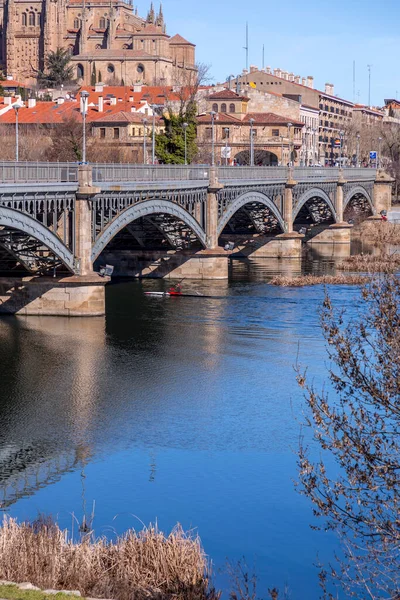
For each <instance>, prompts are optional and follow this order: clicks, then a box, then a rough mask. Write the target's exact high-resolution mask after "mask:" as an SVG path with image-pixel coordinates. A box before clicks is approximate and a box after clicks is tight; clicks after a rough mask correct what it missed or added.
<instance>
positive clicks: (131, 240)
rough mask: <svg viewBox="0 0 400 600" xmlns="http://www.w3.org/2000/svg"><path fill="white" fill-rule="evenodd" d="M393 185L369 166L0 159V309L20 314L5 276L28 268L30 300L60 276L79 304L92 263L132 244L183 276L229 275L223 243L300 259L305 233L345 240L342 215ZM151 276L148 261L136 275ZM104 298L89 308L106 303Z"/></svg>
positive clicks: (119, 256)
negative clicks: (180, 265)
mask: <svg viewBox="0 0 400 600" xmlns="http://www.w3.org/2000/svg"><path fill="white" fill-rule="evenodd" d="M391 186H392V180H391V179H390V178H389V177H388V176H387V175H386V174H385V173H383V172H382V171H379V172H377V171H376V170H374V169H362V168H359V169H344V170H341V169H336V168H316V167H309V168H294V169H291V168H286V167H210V166H207V165H206V166H203V165H202V166H199V165H190V166H167V165H166V166H148V165H119V164H114V165H101V164H94V165H76V164H69V163H11V162H9V163H0V273H1V275H2V276H3V277H2V278H1V280H0V304H1V309H2V310H3V312H4V311H7V305H8V306H9V312H18V311H16V310H14V309H15V306H14V305H13V303H12V302H11V301H8V300H7V299H6V300H4V285H6V284H4V281H5V280H6V279H7V278H10V277H11V276H12V275H14V274H15V273H17V272H18V273H19V272H20V270H21V269H23V270H24V272H25V275H27V276H28V279H29V274H30V275H31V276H33V278H32V277H31V278H30V279H29V281H30V282H34V283H35V285H36V286H39V287H37V290H36V296H35V294H34V296H35V297H34V301H35V300H36V299H37V298H41V299H42V298H43V294H40V286H42V287H43V286H44V285H45V283H46V282H48V278H49V276H54V277H52V279H53V282H52V285H53V288H54V286H56V287H57V286H58V284H60V286H61V287H62V289H63V290H64V289H66V290H68V292H66V293H67V295H68V297H69V298H70V303H72V304H73V300H71V296H73V295H74V294H75V295H77V294H78V290H79V289H80V290H81V291H82V289H81V288H82V285H83V283H84V280H85V279H86V281H87V282H89V280H93V281H97V284H96V285H97V286H99V287H100V288H101V287H102V284H103V283H104V280H102V282H100V283H99V278H98V275H96V274H95V273H94V265H96V266H97V265H98V264H99V262H102V261H103V262H107V261H108V262H111V260H112V261H113V262H111V264H114V265H115V266H117V267H119V268H120V270H121V269H123V262H124V260H125V264H126V261H128V262H129V259H127V257H126V255H127V252H128V250H129V252H131V254H132V252H133V253H136V254H137V255H139V254H141V255H144V254H147V258H149V253H150V254H151V252H153V253H154V252H156V254H157V256H158V258H157V260H159V262H161V263H165V262H166V261H165V260H164V259H165V256H164V258H163V259H162V253H163V252H164V255H165V254H166V255H167V258H168V262H169V264H170V266H171V267H173V265H174V264H175V263H174V260H176V256H178V255H179V256H180V257H181V258H182V257H184V258H183V262H185V264H186V267H185V268H184V269H183V270H181V271H180V272H179V274H182V275H185V274H186V276H188V277H190V276H191V275H190V271H191V269H192V268H193V260H194V261H195V267H194V276H196V277H207V273H208V274H209V276H216V277H223V276H226V275H227V260H226V254H225V255H223V250H222V252H221V244H222V245H223V244H224V243H225V241H227V240H229V241H232V239H233V240H234V242H235V240H237V241H238V244H246V241H249V240H250V239H252V240H253V241H254V238H257V239H258V242H259V243H258V245H257V248H258V250H257V251H258V252H259V253H260V252H261V254H259V255H261V256H262V255H263V254H262V252H264V255H265V256H294V255H296V254H297V255H298V254H299V252H300V248H301V242H302V237H303V236H302V235H301V234H299V233H298V231H299V230H300V231H304V228H305V229H307V228H308V229H310V227H312V226H315V225H316V224H318V225H325V226H326V227H325V229H323V230H322V233H320V234H319V236H320V238H321V241H324V240H328V241H332V240H333V241H338V242H341V243H343V242H346V243H347V242H349V240H350V236H349V225H348V224H347V223H345V215H346V214H356V215H360V214H361V213H364V214H365V215H367V216H368V215H370V216H371V215H372V216H376V215H379V213H380V211H381V210H389V208H390V203H391ZM320 229H321V228H320ZM260 240H261V242H260ZM218 248H219V250H218ZM262 248H263V250H262ZM175 255H176V256H175ZM173 256H175V259H172V257H173ZM110 259H111V260H110ZM151 260H153V261H154V256H153V257H152V258H151ZM178 262H179V261H178ZM181 262H182V261H181ZM210 264H211V267H210ZM121 265H122V266H121ZM221 265H223V266H222V267H221ZM164 267H165V264H164ZM185 269H186V271H185ZM172 272H173V273H175V274H178V271H177V270H176V269H174V268H172ZM146 273H147V272H146V270H145V269H144V268H143V265H142V266H139V267H138V269H137V272H136V274H138V275H142V276H143V275H146ZM170 273H171V270H170ZM156 274H158V275H159V276H162V275H166V274H167V273H166V272H165V268H164V271H163V269H162V268H160V269H159V272H158V273H156ZM24 281H26V278H25V279H24ZM1 282H3V283H1ZM56 284H57V285H56ZM48 285H49V286H50V285H51V284H50V282H49V283H48ZM88 285H89V284H88ZM93 285H94V284H93ZM1 286H3V287H1ZM6 287H7V285H6ZM27 287H29V286H25V288H24V289H25V292H24V293H25V296H29V293H27V290H26V288H27ZM30 287H32V288H33V287H34V284H33V283H31V286H30ZM53 288H52V289H53ZM59 292H60V290H58V293H59ZM46 293H47V292H46ZM78 295H79V294H78ZM100 295H101V294H100ZM103 296H104V294H103ZM29 297H30V296H29ZM28 300H29V299H28ZM65 302H66V300H65V299H64V306H65ZM101 302H102V301H100V300H99V301H98V307H99V310H98V311H97V312H96V310H93V311H92V313H93V314H100V313H101V312H102V311H103V308H101V307H100V304H101ZM29 304H30V302H29V301H27V300H26V299H25V304H24V307H25V308H26V306H27V305H29ZM72 304H71V305H72ZM24 307H23V308H22V309H21V310H22V312H24V310H25V308H24ZM17 308H18V307H17ZM38 310H39V309H38ZM49 310H50V309H49ZM71 310H72V309H68V310H67V314H75V313H73V311H72V312H71ZM68 311H69V312H68ZM61 312H62V311H61ZM87 312H88V311H85V310H83V309H82V311H81V313H79V311H78V312H77V313H76V314H87ZM89 312H90V311H89ZM39 313H40V311H39ZM62 314H64V313H62Z"/></svg>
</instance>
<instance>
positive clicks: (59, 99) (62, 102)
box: [28, 98, 64, 106]
mask: <svg viewBox="0 0 400 600" xmlns="http://www.w3.org/2000/svg"><path fill="white" fill-rule="evenodd" d="M57 104H58V105H60V104H64V98H57ZM28 106H29V104H28Z"/></svg>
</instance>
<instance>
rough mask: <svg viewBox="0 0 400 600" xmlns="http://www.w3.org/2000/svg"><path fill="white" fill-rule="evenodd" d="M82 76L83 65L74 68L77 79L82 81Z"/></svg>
mask: <svg viewBox="0 0 400 600" xmlns="http://www.w3.org/2000/svg"><path fill="white" fill-rule="evenodd" d="M83 75H84V69H83V65H81V64H78V65H77V66H76V76H77V78H78V79H83Z"/></svg>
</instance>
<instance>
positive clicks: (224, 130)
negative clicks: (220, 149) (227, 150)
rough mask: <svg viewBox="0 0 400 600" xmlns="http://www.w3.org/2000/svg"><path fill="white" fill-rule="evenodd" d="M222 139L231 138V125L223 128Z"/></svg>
mask: <svg viewBox="0 0 400 600" xmlns="http://www.w3.org/2000/svg"><path fill="white" fill-rule="evenodd" d="M222 139H223V140H228V139H229V127H224V128H223V130H222Z"/></svg>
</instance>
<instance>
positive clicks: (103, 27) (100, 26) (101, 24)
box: [99, 17, 106, 29]
mask: <svg viewBox="0 0 400 600" xmlns="http://www.w3.org/2000/svg"><path fill="white" fill-rule="evenodd" d="M99 28H100V29H105V28H106V20H105V18H104V17H101V19H100V21H99Z"/></svg>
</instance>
